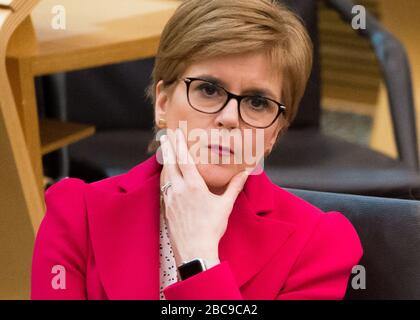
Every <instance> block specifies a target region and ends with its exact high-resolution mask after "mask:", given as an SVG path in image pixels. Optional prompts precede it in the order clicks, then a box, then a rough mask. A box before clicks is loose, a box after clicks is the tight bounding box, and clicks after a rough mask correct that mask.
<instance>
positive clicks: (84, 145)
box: [53, 0, 420, 198]
mask: <svg viewBox="0 0 420 320" xmlns="http://www.w3.org/2000/svg"><path fill="white" fill-rule="evenodd" d="M281 2H283V3H285V4H286V5H287V6H289V7H290V8H291V9H292V10H294V11H296V12H297V13H298V14H299V15H300V16H301V17H302V19H303V20H304V22H305V24H306V26H307V29H308V30H309V33H310V36H311V38H312V40H313V43H314V67H313V71H312V74H311V77H310V79H309V82H308V86H307V89H306V92H305V95H304V97H303V99H302V102H301V105H300V109H299V112H298V114H297V117H296V119H295V122H294V123H293V124H292V126H291V128H290V129H289V131H288V132H286V134H285V135H284V136H283V137H282V138H281V139H280V141H279V145H278V146H277V148H276V149H275V150H274V151H273V153H272V154H271V155H270V156H269V157H268V159H267V160H266V162H265V170H266V172H267V173H268V174H269V176H270V177H271V179H272V180H273V181H274V182H275V183H276V184H278V185H281V186H283V187H290V188H299V189H309V190H318V191H330V192H340V193H341V192H342V193H351V194H362V195H376V196H385V197H394V198H410V197H411V198H417V197H420V196H419V195H418V193H420V192H419V190H420V174H419V169H418V168H419V166H418V155H417V154H418V150H417V137H416V128H415V122H414V119H415V117H414V106H413V97H412V92H411V90H412V89H411V81H410V72H409V67H408V62H407V58H406V55H405V52H404V49H403V47H402V46H401V44H400V43H399V42H398V41H397V40H396V39H394V38H393V37H392V36H391V35H390V34H389V33H387V32H386V31H384V30H383V29H382V27H381V26H380V25H379V23H378V22H377V21H376V20H375V18H374V17H373V16H371V15H369V14H368V15H367V29H366V30H362V31H361V35H362V36H367V37H369V38H370V39H371V41H372V45H373V48H374V50H375V52H376V55H377V57H378V60H379V63H380V65H381V67H382V70H383V73H384V76H385V82H386V85H387V89H388V94H389V98H390V105H391V111H392V120H393V124H394V132H395V135H396V144H397V147H398V152H399V160H394V159H391V158H389V157H387V156H385V155H383V154H381V153H378V152H375V151H373V150H371V149H369V148H367V147H364V146H361V145H359V144H354V143H349V142H346V141H344V140H342V139H339V138H336V137H331V136H326V135H324V134H322V132H321V130H320V116H321V108H320V100H321V99H320V92H321V90H320V86H321V82H320V61H319V40H318V24H317V20H318V18H317V11H318V4H319V1H316V0H312V1H309V0H282V1H281ZM326 2H327V3H328V4H329V5H330V6H332V7H333V8H334V9H335V10H337V11H338V12H340V13H341V14H342V16H343V19H344V20H346V21H350V20H351V18H352V16H351V7H352V3H351V1H348V0H328V1H326ZM152 67H153V59H147V60H142V61H135V62H129V63H124V64H120V65H114V66H106V67H100V68H95V69H89V70H82V71H77V72H72V73H68V74H67V75H66V83H67V84H66V90H64V91H66V92H68V94H67V100H66V103H67V106H65V105H63V103H62V104H61V105H62V107H63V108H67V118H68V120H72V121H77V122H86V123H92V124H96V126H97V134H95V135H94V136H93V137H91V138H88V139H86V140H83V141H81V142H78V143H76V144H74V145H72V146H70V147H69V154H70V175H72V176H78V177H81V178H84V179H86V180H87V181H89V180H96V179H100V178H103V177H107V176H110V175H114V174H118V173H122V172H125V171H127V170H128V169H130V168H131V167H133V166H134V165H136V164H137V163H139V162H141V161H142V160H144V159H145V158H146V157H147V156H148V155H147V153H146V146H147V142H148V141H149V140H150V139H152V137H153V134H152V131H151V126H152V123H153V109H152V106H151V105H150V102H149V101H147V100H146V99H145V96H144V89H145V88H146V86H147V84H148V82H149V76H150V73H151V70H152ZM355 94H357V92H355ZM62 100H63V99H62ZM53 105H54V106H55V104H53Z"/></svg>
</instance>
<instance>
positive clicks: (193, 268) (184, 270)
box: [178, 258, 207, 280]
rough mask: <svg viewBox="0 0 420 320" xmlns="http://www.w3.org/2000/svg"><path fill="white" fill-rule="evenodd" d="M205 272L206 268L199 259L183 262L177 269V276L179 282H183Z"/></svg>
mask: <svg viewBox="0 0 420 320" xmlns="http://www.w3.org/2000/svg"><path fill="white" fill-rule="evenodd" d="M205 270H207V268H206V265H205V263H204V260H203V259H201V258H195V259H192V260H190V261H185V262H183V263H182V264H181V265H180V266H179V267H178V275H179V278H180V279H181V280H185V279H188V278H189V277H192V276H193V275H195V274H197V273H200V272H203V271H205Z"/></svg>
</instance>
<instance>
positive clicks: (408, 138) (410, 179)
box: [265, 0, 420, 198]
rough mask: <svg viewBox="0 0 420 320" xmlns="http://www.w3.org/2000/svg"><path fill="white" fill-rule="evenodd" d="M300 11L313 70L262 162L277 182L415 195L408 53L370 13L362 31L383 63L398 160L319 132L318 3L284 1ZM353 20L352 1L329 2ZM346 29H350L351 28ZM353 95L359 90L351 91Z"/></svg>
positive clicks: (419, 180)
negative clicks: (287, 126) (310, 43)
mask: <svg viewBox="0 0 420 320" xmlns="http://www.w3.org/2000/svg"><path fill="white" fill-rule="evenodd" d="M283 2H285V3H286V4H288V5H289V6H290V7H291V8H292V9H293V10H295V11H296V12H297V13H299V14H300V15H301V16H302V17H303V19H304V21H305V23H306V26H307V29H308V30H309V33H310V36H311V38H312V41H313V43H314V68H313V70H312V74H311V78H310V79H309V83H308V86H307V90H306V92H305V96H304V98H303V100H302V103H301V105H300V109H299V112H298V115H297V118H296V120H295V122H294V123H293V125H292V127H291V128H290V130H289V131H288V132H287V133H286V134H285V135H284V136H283V137H282V138H281V140H280V141H279V145H278V147H277V148H276V149H275V150H274V151H273V152H272V154H271V155H270V156H269V157H268V159H267V160H266V162H265V169H266V172H267V173H268V174H269V176H270V177H271V178H272V180H273V181H274V182H275V183H276V184H278V185H281V186H284V187H290V188H299V189H306V190H318V191H329V192H340V193H341V192H342V193H351V194H361V195H375V196H385V197H395V198H419V190H420V188H419V187H420V174H419V165H418V149H417V135H416V125H415V120H414V119H415V116H414V102H413V95H412V85H411V80H410V71H409V66H408V60H407V56H406V54H405V51H404V48H403V47H402V45H401V44H400V43H399V42H398V41H397V40H396V39H395V38H394V37H393V36H392V35H391V34H390V33H388V32H387V31H385V30H384V29H383V28H382V27H381V25H380V24H379V23H378V22H377V20H376V19H375V18H374V17H373V16H372V15H370V14H367V17H366V24H367V25H366V29H365V30H363V29H361V30H360V31H359V32H360V35H361V36H364V37H368V38H369V39H370V41H371V43H372V46H373V49H374V51H375V54H376V57H377V59H378V62H379V64H380V66H381V69H382V72H383V75H384V78H385V83H386V87H387V91H388V97H389V101H390V107H391V114H392V121H393V127H394V132H395V138H396V145H397V148H398V154H399V159H398V160H394V159H391V158H389V157H387V156H385V155H383V154H381V153H378V152H375V151H373V150H371V149H369V148H367V147H364V146H361V145H359V144H354V143H349V142H347V141H344V140H343V139H340V138H337V137H331V136H326V135H324V134H323V133H322V132H321V131H320V114H321V108H320V83H321V82H320V63H319V40H318V27H317V12H318V10H317V6H318V5H319V1H289V0H287V1H286V0H285V1H283ZM326 3H327V4H328V5H329V6H331V7H332V8H333V9H335V10H336V11H338V12H339V13H340V15H341V17H342V18H343V19H344V21H346V22H348V23H349V24H350V23H351V20H352V18H353V16H352V13H351V12H352V11H351V9H352V6H353V3H352V1H349V0H327V1H326ZM349 28H350V27H349ZM354 94H357V92H355V93H354Z"/></svg>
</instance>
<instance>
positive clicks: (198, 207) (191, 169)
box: [160, 129, 248, 267]
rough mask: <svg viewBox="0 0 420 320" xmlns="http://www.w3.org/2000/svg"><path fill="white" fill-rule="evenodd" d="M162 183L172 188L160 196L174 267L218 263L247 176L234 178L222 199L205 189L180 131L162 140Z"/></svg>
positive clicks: (244, 173)
mask: <svg viewBox="0 0 420 320" xmlns="http://www.w3.org/2000/svg"><path fill="white" fill-rule="evenodd" d="M160 141H161V149H162V156H163V162H164V165H163V169H162V175H163V176H162V177H161V181H162V183H166V182H168V181H170V182H171V183H172V186H171V187H169V188H168V189H167V192H166V195H164V201H165V217H166V219H167V225H168V229H169V235H170V238H171V242H172V247H173V250H174V254H175V260H176V263H177V266H178V265H180V264H181V262H182V261H186V260H190V259H193V258H203V259H204V260H205V261H206V264H207V267H211V266H213V265H215V264H217V263H219V262H220V261H219V255H218V246H219V241H220V239H221V238H222V236H223V234H224V233H225V231H226V228H227V223H228V219H229V216H230V213H231V211H232V208H233V204H234V203H235V200H236V198H237V196H238V194H239V193H240V192H241V190H242V188H243V186H244V184H245V181H246V179H247V177H248V174H247V173H246V172H245V171H243V172H240V173H238V174H237V175H235V176H234V177H233V178H232V180H231V181H230V183H229V185H228V187H227V188H226V191H225V192H224V194H222V195H216V194H214V193H212V192H210V190H209V189H208V187H207V185H206V183H205V181H204V180H203V178H202V177H201V175H200V173H199V172H198V170H197V167H196V165H195V163H194V160H193V159H192V157H191V155H190V153H189V151H188V147H187V143H186V141H185V137H184V134H183V133H182V131H181V129H177V130H176V131H175V137H172V136H171V137H169V138H168V136H162V137H161V140H160Z"/></svg>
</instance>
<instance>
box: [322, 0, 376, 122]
mask: <svg viewBox="0 0 420 320" xmlns="http://www.w3.org/2000/svg"><path fill="white" fill-rule="evenodd" d="M359 3H360V4H362V5H364V6H365V7H366V9H367V10H369V12H371V13H372V14H374V15H375V16H379V13H378V5H377V2H376V0H364V1H359ZM319 28H320V56H321V70H322V72H321V79H322V87H323V92H322V97H323V105H329V107H331V103H336V104H337V106H334V108H335V109H336V110H339V106H340V104H341V105H343V111H349V110H348V109H349V106H351V104H352V103H354V106H355V108H354V109H355V112H362V113H364V114H372V113H373V110H374V108H375V105H376V100H377V95H378V90H379V84H380V81H381V73H380V70H379V66H378V64H377V62H376V58H375V54H374V52H373V49H372V47H371V44H370V42H369V40H367V39H365V38H362V37H360V36H359V35H358V34H357V33H356V32H355V31H354V30H353V29H352V28H351V26H350V25H348V24H346V23H344V22H342V21H341V19H340V17H339V15H338V14H337V13H336V12H335V11H334V10H332V9H330V8H328V7H326V6H325V5H324V4H321V5H320V15H319ZM360 92H363V94H359V93H360ZM361 106H363V107H361ZM363 108H365V110H362V109H363ZM368 109H370V110H368Z"/></svg>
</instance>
